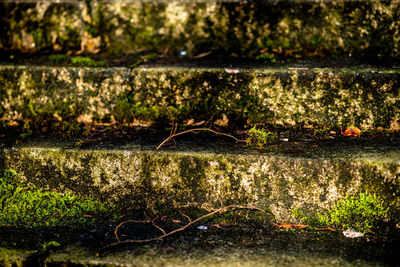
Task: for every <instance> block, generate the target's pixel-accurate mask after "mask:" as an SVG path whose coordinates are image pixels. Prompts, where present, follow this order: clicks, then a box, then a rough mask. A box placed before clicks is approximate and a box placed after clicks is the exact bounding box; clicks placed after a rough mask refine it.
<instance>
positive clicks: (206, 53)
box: [193, 51, 212, 58]
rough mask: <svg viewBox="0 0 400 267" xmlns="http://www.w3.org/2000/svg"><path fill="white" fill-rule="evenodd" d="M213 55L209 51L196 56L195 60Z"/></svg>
mask: <svg viewBox="0 0 400 267" xmlns="http://www.w3.org/2000/svg"><path fill="white" fill-rule="evenodd" d="M211 53H212V52H211V51H208V52H205V53H201V54H199V55H196V56H194V57H193V58H202V57H206V56H208V55H210V54H211Z"/></svg>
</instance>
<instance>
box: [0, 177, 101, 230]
mask: <svg viewBox="0 0 400 267" xmlns="http://www.w3.org/2000/svg"><path fill="white" fill-rule="evenodd" d="M16 176H17V174H16V173H15V172H14V171H13V170H6V171H5V172H4V175H3V176H2V177H1V178H0V203H1V205H0V211H1V212H0V226H9V225H13V226H24V227H36V226H56V225H57V226H62V225H68V226H82V225H85V224H87V223H92V222H94V221H95V220H96V217H97V216H103V215H105V214H106V213H107V212H108V210H107V208H106V205H105V203H100V202H98V201H94V200H92V199H91V198H89V197H80V196H76V195H72V194H69V193H65V194H59V193H54V192H49V191H43V190H40V189H37V188H36V187H35V186H33V185H26V184H23V183H21V182H20V181H18V180H17V178H16Z"/></svg>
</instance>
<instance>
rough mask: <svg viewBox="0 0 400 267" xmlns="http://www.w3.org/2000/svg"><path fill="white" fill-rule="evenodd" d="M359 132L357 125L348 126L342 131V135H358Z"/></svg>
mask: <svg viewBox="0 0 400 267" xmlns="http://www.w3.org/2000/svg"><path fill="white" fill-rule="evenodd" d="M360 134H361V130H360V129H358V128H357V127H353V126H352V127H349V128H347V129H346V130H345V131H344V132H342V135H343V136H359V135H360Z"/></svg>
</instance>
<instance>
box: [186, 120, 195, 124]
mask: <svg viewBox="0 0 400 267" xmlns="http://www.w3.org/2000/svg"><path fill="white" fill-rule="evenodd" d="M193 123H194V119H190V120H188V122H187V123H186V126H190V125H192V124H193Z"/></svg>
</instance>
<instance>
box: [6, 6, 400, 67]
mask: <svg viewBox="0 0 400 267" xmlns="http://www.w3.org/2000/svg"><path fill="white" fill-rule="evenodd" d="M399 5H400V2H399V1H396V0H393V1H390V0H387V1H386V0H384V1H378V0H377V1H346V0H345V1H343V0H339V1H318V0H315V1H312V0H311V1H283V0H282V1H248V2H242V1H236V2H230V1H228V2H223V1H157V2H153V1H151V2H149V1H147V2H142V1H131V2H129V3H123V2H101V1H100V2H98V1H85V2H84V1H76V2H71V1H69V2H63V3H61V4H60V3H54V2H51V1H39V2H30V3H21V2H19V3H18V2H5V3H4V2H3V3H0V25H1V26H0V48H2V49H18V50H21V51H25V52H35V51H56V52H58V51H64V52H67V51H87V52H93V53H94V52H97V51H99V50H103V51H109V52H110V53H113V54H117V55H118V54H121V53H122V52H130V53H134V52H138V51H143V50H146V49H151V50H153V51H167V49H168V52H170V53H172V54H175V53H176V52H177V51H178V50H185V51H187V52H188V54H189V55H196V54H199V53H203V52H208V51H213V52H214V53H215V54H221V53H222V54H228V55H230V54H232V53H234V54H236V55H239V56H240V55H244V56H247V57H251V58H254V57H257V56H260V55H261V57H263V58H264V59H265V60H267V61H274V59H275V58H276V57H277V56H278V57H279V56H283V57H293V58H297V57H310V56H313V57H326V58H336V57H348V56H349V57H354V58H358V59H360V58H367V59H368V60H371V59H382V60H391V59H392V60H393V59H399V56H400V32H399V31H400V6H399Z"/></svg>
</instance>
